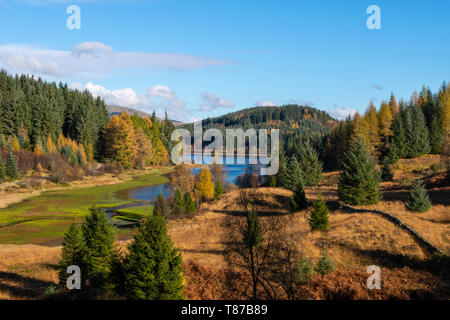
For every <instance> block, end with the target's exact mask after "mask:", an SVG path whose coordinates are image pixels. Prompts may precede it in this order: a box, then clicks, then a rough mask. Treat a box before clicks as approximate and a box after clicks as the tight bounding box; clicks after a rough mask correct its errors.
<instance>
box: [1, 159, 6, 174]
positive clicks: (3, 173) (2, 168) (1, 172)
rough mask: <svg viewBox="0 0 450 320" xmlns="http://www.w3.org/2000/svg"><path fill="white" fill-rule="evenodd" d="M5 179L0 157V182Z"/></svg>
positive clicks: (3, 166)
mask: <svg viewBox="0 0 450 320" xmlns="http://www.w3.org/2000/svg"><path fill="white" fill-rule="evenodd" d="M5 177H6V170H5V165H4V163H3V159H2V157H1V156H0V180H1V179H5Z"/></svg>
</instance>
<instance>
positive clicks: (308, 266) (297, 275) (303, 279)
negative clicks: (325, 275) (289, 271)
mask: <svg viewBox="0 0 450 320" xmlns="http://www.w3.org/2000/svg"><path fill="white" fill-rule="evenodd" d="M313 276H314V265H313V264H312V263H311V261H309V260H308V259H307V258H305V257H302V258H300V259H299V260H298V262H297V263H296V265H295V266H294V281H295V282H296V283H298V284H306V283H307V282H308V281H309V280H310V279H311V278H312V277H313Z"/></svg>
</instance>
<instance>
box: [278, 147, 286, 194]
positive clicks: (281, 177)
mask: <svg viewBox="0 0 450 320" xmlns="http://www.w3.org/2000/svg"><path fill="white" fill-rule="evenodd" d="M285 178H286V156H285V155H284V148H283V144H282V143H280V153H279V168H278V172H277V174H276V181H277V186H279V187H283V186H284V181H285Z"/></svg>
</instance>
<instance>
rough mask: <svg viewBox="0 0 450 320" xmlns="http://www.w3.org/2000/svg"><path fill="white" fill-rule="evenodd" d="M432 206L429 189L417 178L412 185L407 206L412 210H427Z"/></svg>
mask: <svg viewBox="0 0 450 320" xmlns="http://www.w3.org/2000/svg"><path fill="white" fill-rule="evenodd" d="M430 207H431V201H430V198H429V197H428V193H427V190H426V189H425V186H424V185H423V182H422V181H421V180H417V181H416V182H415V183H414V184H413V185H412V187H411V191H410V193H409V199H408V202H407V203H406V208H407V209H409V210H411V211H416V212H425V211H427V210H428V209H430Z"/></svg>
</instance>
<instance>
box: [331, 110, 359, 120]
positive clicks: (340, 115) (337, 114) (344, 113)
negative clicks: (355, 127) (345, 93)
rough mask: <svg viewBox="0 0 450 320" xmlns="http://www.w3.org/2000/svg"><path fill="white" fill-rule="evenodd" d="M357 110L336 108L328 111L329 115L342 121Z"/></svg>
mask: <svg viewBox="0 0 450 320" xmlns="http://www.w3.org/2000/svg"><path fill="white" fill-rule="evenodd" d="M356 112H357V110H355V109H350V108H340V107H336V108H334V109H333V110H330V112H329V114H330V115H331V116H332V117H333V118H336V119H338V120H344V119H345V118H347V117H348V116H353V115H354V114H355V113H356Z"/></svg>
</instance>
